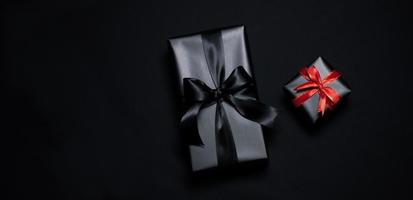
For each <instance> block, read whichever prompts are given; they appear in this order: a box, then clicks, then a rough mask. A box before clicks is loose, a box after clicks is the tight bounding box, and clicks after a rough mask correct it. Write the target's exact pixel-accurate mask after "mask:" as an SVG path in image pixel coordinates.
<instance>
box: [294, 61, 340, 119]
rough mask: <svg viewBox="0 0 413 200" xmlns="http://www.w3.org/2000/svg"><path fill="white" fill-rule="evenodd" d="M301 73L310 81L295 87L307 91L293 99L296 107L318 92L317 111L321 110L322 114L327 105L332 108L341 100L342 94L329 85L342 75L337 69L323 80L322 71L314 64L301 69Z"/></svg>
mask: <svg viewBox="0 0 413 200" xmlns="http://www.w3.org/2000/svg"><path fill="white" fill-rule="evenodd" d="M300 74H301V76H303V77H304V78H305V79H306V80H307V81H308V82H306V83H303V84H301V85H299V86H297V87H296V88H294V90H295V91H297V92H299V91H306V92H304V93H302V94H301V95H299V96H297V97H296V98H295V99H294V100H293V103H294V105H295V106H296V107H299V106H301V105H302V104H304V102H305V101H307V100H308V99H309V98H310V97H312V96H313V95H315V94H316V93H319V96H320V98H319V102H318V108H317V112H321V116H323V115H324V111H325V109H326V107H330V108H331V107H333V106H334V105H335V104H337V103H338V101H339V100H340V96H339V95H338V94H337V92H336V91H335V90H334V89H333V88H331V87H328V86H327V85H328V84H330V83H332V82H334V81H335V80H337V79H338V78H339V77H340V76H341V74H340V73H338V72H337V71H332V72H331V73H330V74H328V75H327V76H326V77H325V78H324V79H323V80H321V78H320V73H319V72H318V70H317V68H315V67H314V66H311V67H303V68H302V69H301V70H300Z"/></svg>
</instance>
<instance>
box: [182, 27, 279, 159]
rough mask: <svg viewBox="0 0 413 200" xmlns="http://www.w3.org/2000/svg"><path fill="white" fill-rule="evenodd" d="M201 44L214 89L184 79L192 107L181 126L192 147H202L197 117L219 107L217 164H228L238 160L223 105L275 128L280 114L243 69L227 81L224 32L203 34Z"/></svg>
mask: <svg viewBox="0 0 413 200" xmlns="http://www.w3.org/2000/svg"><path fill="white" fill-rule="evenodd" d="M202 44H203V48H204V53H205V57H206V60H207V64H208V69H209V72H210V74H211V77H212V80H213V83H214V86H215V89H211V88H209V87H208V86H207V85H206V84H205V83H204V82H203V81H201V80H199V79H195V78H185V79H184V80H183V86H184V99H185V102H186V104H187V105H188V106H189V108H188V110H187V111H186V113H185V114H184V115H183V117H182V119H181V125H182V127H183V128H184V129H185V130H186V131H188V133H190V135H189V140H190V141H189V142H190V144H192V145H203V142H202V140H201V137H200V135H199V132H198V126H197V117H198V114H199V112H200V111H201V109H202V108H205V107H208V106H211V105H213V104H216V117H215V134H216V143H217V156H218V163H219V164H220V165H227V164H231V163H234V162H236V161H237V160H238V159H237V155H236V150H235V144H234V140H233V137H232V133H231V132H232V131H231V129H230V125H229V122H228V119H227V116H226V113H225V110H224V109H223V106H222V102H224V101H225V102H226V103H228V104H229V105H231V106H232V107H233V108H235V110H236V111H237V112H238V113H239V114H241V115H242V116H243V117H245V118H247V119H249V120H251V121H254V122H257V123H259V124H261V125H263V126H266V127H271V126H272V124H273V121H274V119H275V117H276V115H277V113H276V110H275V109H274V108H273V107H271V106H267V105H265V104H263V103H260V102H259V101H258V99H257V94H256V91H255V86H254V81H253V79H252V78H251V77H250V76H249V75H248V73H247V72H246V71H245V69H244V68H243V67H242V66H239V67H237V68H235V69H234V70H233V71H232V73H231V75H230V76H229V77H228V78H227V79H225V66H224V52H223V42H222V36H221V31H214V32H208V33H204V34H202Z"/></svg>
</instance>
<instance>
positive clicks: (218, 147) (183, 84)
mask: <svg viewBox="0 0 413 200" xmlns="http://www.w3.org/2000/svg"><path fill="white" fill-rule="evenodd" d="M244 30H245V29H244V27H243V26H238V27H232V28H225V29H217V30H212V31H205V32H201V33H198V34H192V35H187V36H182V37H175V38H172V39H169V43H170V45H171V47H172V51H173V54H174V57H175V61H176V66H177V72H178V78H179V85H180V92H181V95H182V97H183V103H184V105H185V107H186V108H185V111H184V114H183V117H182V120H181V125H182V128H183V132H184V133H185V134H186V137H187V138H189V141H190V144H189V151H190V156H191V163H192V169H193V171H199V170H204V169H208V168H213V167H218V166H220V167H221V166H233V165H236V164H237V163H241V162H248V161H255V160H262V159H266V158H267V153H266V149H265V143H264V138H263V131H262V127H261V125H264V126H270V125H271V124H272V122H273V120H274V118H275V116H276V113H275V110H274V109H273V108H272V107H270V106H266V105H264V104H262V103H260V102H259V101H258V97H257V93H256V88H255V81H254V78H253V74H252V70H251V62H250V60H249V55H248V49H247V46H246V45H247V44H246V39H245V32H244Z"/></svg>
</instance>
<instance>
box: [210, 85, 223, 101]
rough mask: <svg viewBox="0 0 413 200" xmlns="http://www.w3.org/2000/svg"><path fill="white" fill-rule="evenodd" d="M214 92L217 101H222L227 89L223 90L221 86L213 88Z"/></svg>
mask: <svg viewBox="0 0 413 200" xmlns="http://www.w3.org/2000/svg"><path fill="white" fill-rule="evenodd" d="M212 93H213V96H214V99H215V100H216V101H220V100H222V99H223V98H225V96H226V94H225V90H223V89H221V88H217V89H213V90H212Z"/></svg>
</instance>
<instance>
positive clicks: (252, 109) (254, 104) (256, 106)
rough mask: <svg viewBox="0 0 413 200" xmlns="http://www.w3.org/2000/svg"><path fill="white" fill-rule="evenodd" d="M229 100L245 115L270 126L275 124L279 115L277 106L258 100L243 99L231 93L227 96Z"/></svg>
mask: <svg viewBox="0 0 413 200" xmlns="http://www.w3.org/2000/svg"><path fill="white" fill-rule="evenodd" d="M227 102H228V103H230V104H231V105H232V106H233V107H234V108H235V109H236V110H237V112H238V113H239V114H241V115H242V116H243V117H245V118H247V119H249V120H251V121H254V122H257V123H259V124H261V125H263V126H265V127H268V128H271V127H272V126H273V124H274V120H275V117H277V110H276V109H275V108H273V107H271V106H268V105H265V104H263V103H261V102H259V101H256V100H252V99H241V98H237V97H234V96H232V95H230V96H228V97H227Z"/></svg>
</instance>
